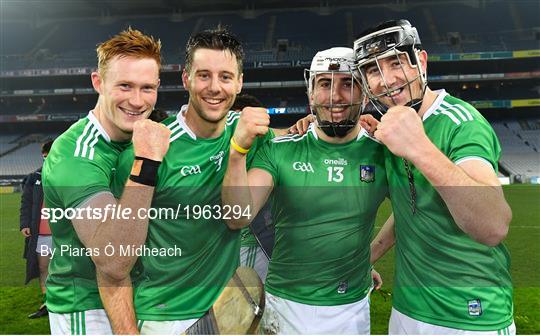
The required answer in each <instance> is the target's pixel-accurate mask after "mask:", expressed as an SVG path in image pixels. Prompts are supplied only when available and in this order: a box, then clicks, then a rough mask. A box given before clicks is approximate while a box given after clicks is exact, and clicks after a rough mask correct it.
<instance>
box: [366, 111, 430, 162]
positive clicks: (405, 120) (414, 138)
mask: <svg viewBox="0 0 540 336" xmlns="http://www.w3.org/2000/svg"><path fill="white" fill-rule="evenodd" d="M375 138H377V139H378V140H379V141H381V142H382V143H383V144H385V145H386V147H388V149H389V150H390V151H391V152H392V153H394V154H395V155H397V156H399V157H402V158H404V159H407V160H409V161H413V162H414V160H415V158H417V157H418V155H420V152H421V150H422V149H424V148H426V147H427V146H429V145H431V144H432V143H431V141H430V140H429V138H428V137H427V135H426V133H425V131H424V125H423V123H422V119H420V116H419V115H418V113H416V111H415V110H414V109H412V108H410V107H407V106H394V107H392V108H390V109H388V111H387V112H386V113H385V114H384V115H383V116H382V118H381V122H380V123H379V124H378V125H377V130H376V131H375Z"/></svg>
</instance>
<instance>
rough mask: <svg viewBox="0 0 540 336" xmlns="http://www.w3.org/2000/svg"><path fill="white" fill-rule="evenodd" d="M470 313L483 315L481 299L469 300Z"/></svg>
mask: <svg viewBox="0 0 540 336" xmlns="http://www.w3.org/2000/svg"><path fill="white" fill-rule="evenodd" d="M469 315H471V316H480V315H482V303H481V302H480V299H475V300H469Z"/></svg>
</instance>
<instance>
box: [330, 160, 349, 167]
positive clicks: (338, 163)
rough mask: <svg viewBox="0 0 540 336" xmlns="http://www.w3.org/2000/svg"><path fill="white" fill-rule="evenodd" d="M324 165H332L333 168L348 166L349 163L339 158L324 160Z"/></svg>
mask: <svg viewBox="0 0 540 336" xmlns="http://www.w3.org/2000/svg"><path fill="white" fill-rule="evenodd" d="M324 164H327V165H333V166H346V165H348V164H349V162H348V161H347V160H345V159H344V158H339V159H336V160H334V159H324Z"/></svg>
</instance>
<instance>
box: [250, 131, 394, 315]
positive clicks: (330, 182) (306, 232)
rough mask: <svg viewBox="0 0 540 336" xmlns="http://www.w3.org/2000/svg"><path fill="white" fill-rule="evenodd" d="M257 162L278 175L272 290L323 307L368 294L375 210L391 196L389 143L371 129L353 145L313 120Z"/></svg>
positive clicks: (270, 270)
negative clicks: (325, 135)
mask: <svg viewBox="0 0 540 336" xmlns="http://www.w3.org/2000/svg"><path fill="white" fill-rule="evenodd" d="M252 168H260V169H264V170H266V171H267V172H268V173H270V174H271V175H272V178H273V181H274V190H273V196H272V197H273V199H272V215H273V220H274V223H275V243H274V250H273V254H272V259H271V260H270V265H269V268H268V276H267V278H266V284H265V286H266V290H267V291H268V292H269V293H271V294H273V295H276V296H279V297H282V298H285V299H288V300H292V301H296V302H300V303H304V304H310V305H320V306H330V305H341V304H347V303H352V302H356V301H358V300H360V299H362V298H364V297H365V296H366V294H367V293H368V291H369V288H370V286H371V284H372V280H371V272H370V270H371V267H370V262H369V259H370V241H371V238H372V234H373V226H374V221H375V216H376V214H377V209H378V208H379V205H380V204H381V202H382V201H383V200H384V198H385V197H386V195H387V179H386V174H385V167H384V153H383V146H382V145H381V144H380V143H378V142H376V141H374V140H373V139H371V138H370V137H369V136H368V135H367V134H366V133H365V131H362V132H360V133H359V135H358V137H357V138H356V139H354V140H353V141H351V142H349V143H346V144H331V143H327V142H325V141H323V140H321V139H318V137H317V133H316V132H315V130H314V127H313V126H310V129H309V131H308V132H307V133H306V134H304V135H302V136H299V135H292V136H291V135H286V136H282V137H277V138H275V139H273V140H272V141H269V142H267V143H266V144H264V145H263V147H262V148H261V149H260V150H259V151H258V152H257V154H256V156H255V159H254V162H253V164H252Z"/></svg>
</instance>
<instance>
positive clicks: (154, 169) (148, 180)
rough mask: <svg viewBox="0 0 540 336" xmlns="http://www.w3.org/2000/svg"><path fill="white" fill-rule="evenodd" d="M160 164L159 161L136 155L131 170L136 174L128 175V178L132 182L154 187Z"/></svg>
mask: <svg viewBox="0 0 540 336" xmlns="http://www.w3.org/2000/svg"><path fill="white" fill-rule="evenodd" d="M137 161H138V162H137ZM160 164H161V161H154V160H150V159H147V158H145V157H140V156H136V157H135V162H134V163H133V169H132V170H131V172H132V173H133V172H138V174H137V175H135V174H131V175H129V179H130V180H132V181H133V182H137V183H140V184H144V185H147V186H151V187H155V186H156V180H157V173H158V169H159V165H160Z"/></svg>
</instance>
